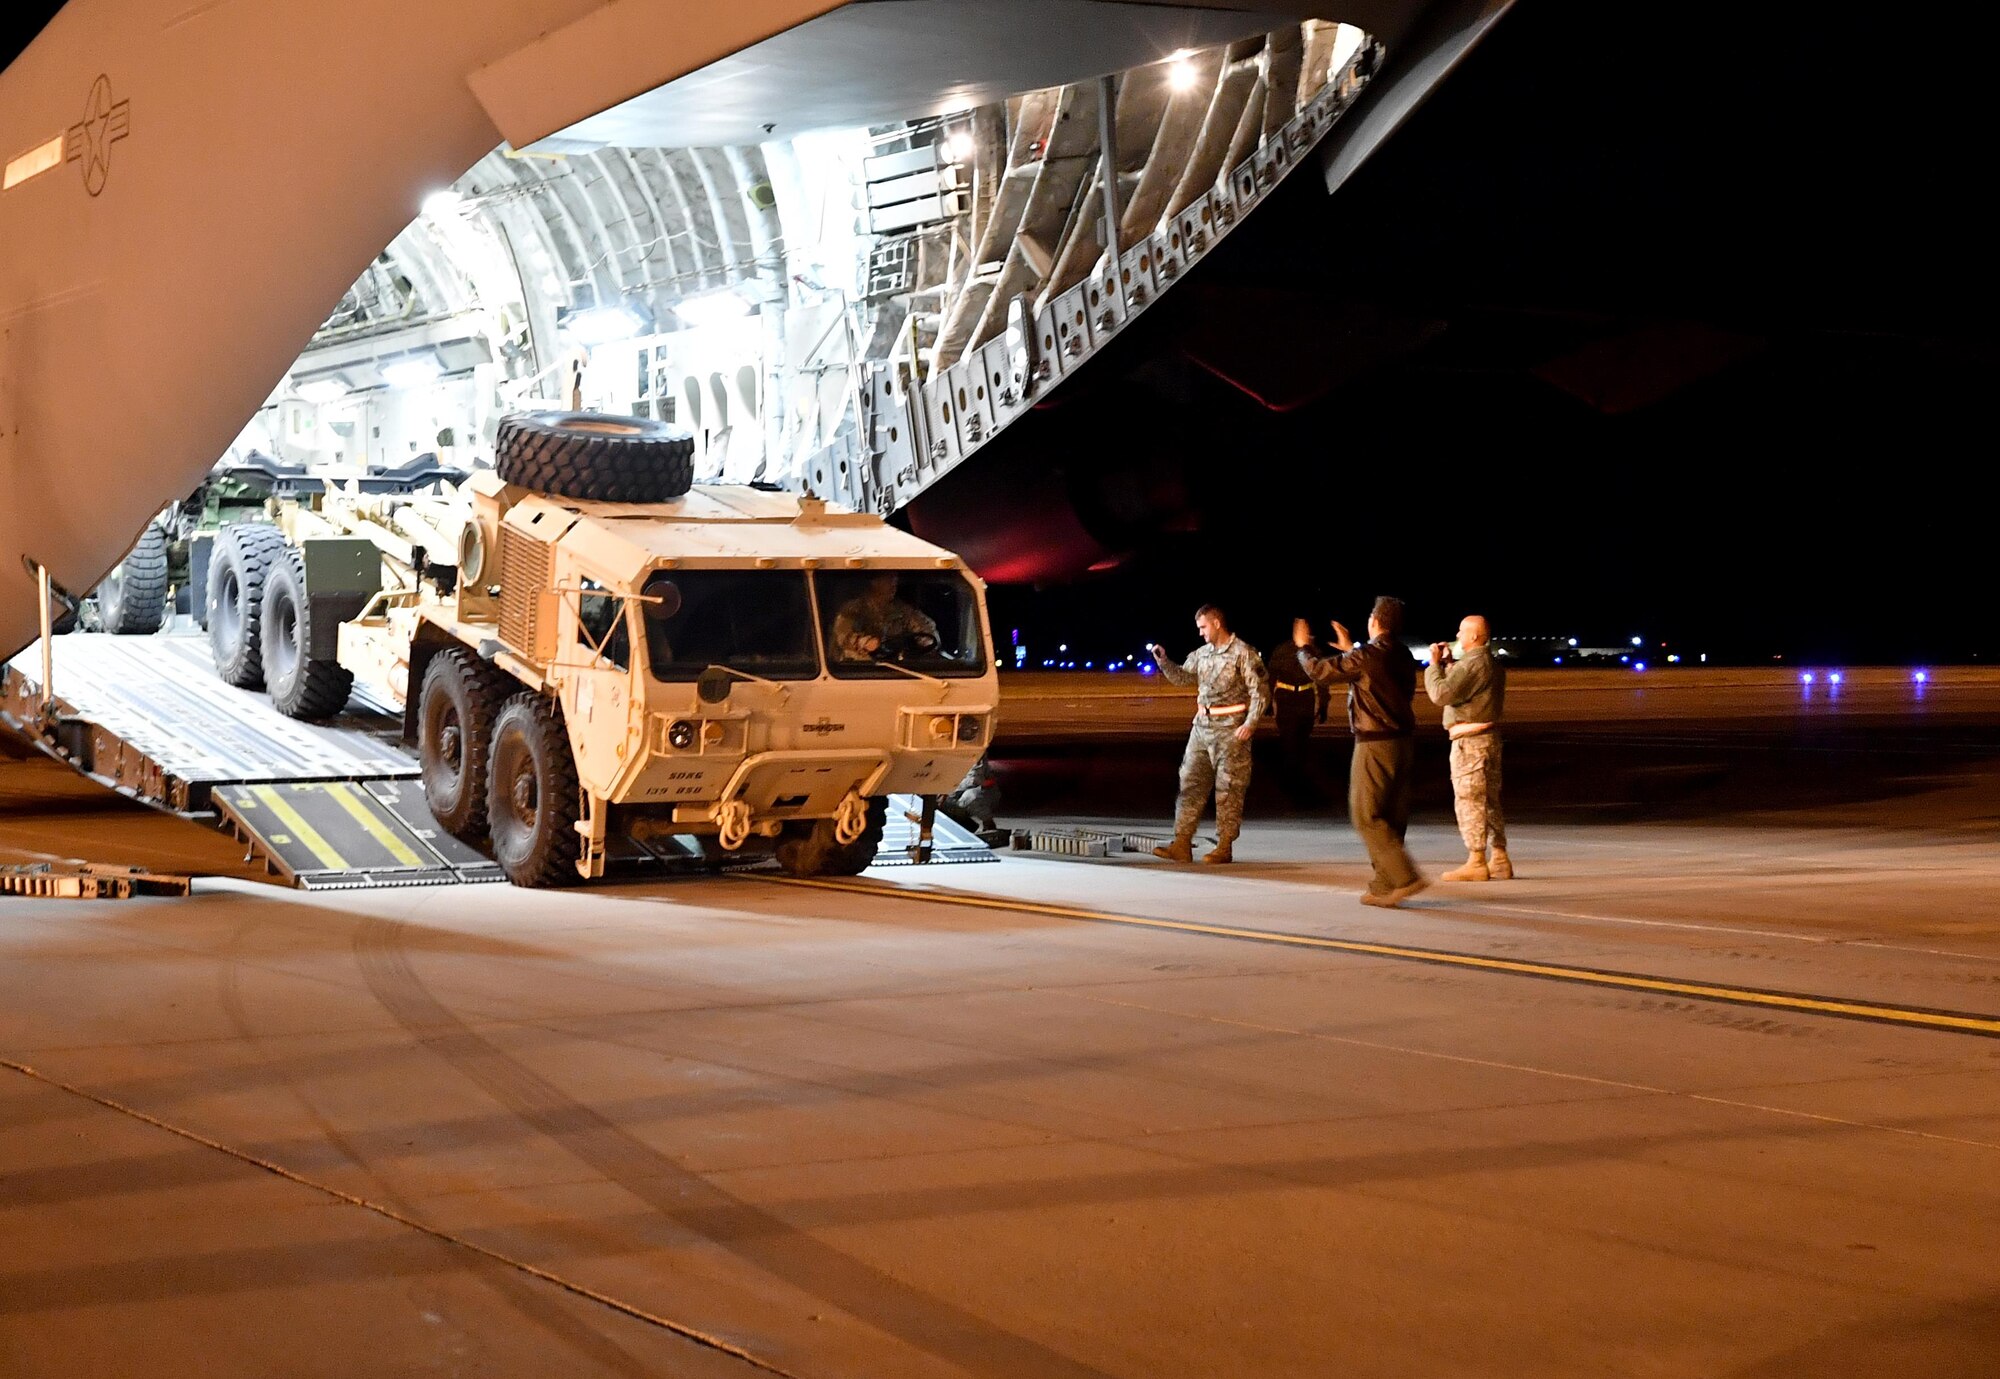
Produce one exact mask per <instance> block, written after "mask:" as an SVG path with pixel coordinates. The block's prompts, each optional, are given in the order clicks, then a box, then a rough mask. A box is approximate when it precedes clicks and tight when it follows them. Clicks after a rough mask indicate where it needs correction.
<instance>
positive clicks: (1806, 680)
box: [1799, 670, 1813, 685]
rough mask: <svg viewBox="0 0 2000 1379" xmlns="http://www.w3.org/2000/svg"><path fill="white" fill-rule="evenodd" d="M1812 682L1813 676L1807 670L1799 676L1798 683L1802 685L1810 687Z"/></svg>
mask: <svg viewBox="0 0 2000 1379" xmlns="http://www.w3.org/2000/svg"><path fill="white" fill-rule="evenodd" d="M1812 682H1813V674H1812V672H1811V671H1809V670H1808V671H1806V672H1805V673H1803V674H1802V675H1800V676H1799V683H1800V684H1802V685H1810V684H1811V683H1812Z"/></svg>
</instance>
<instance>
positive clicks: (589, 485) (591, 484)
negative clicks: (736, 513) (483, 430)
mask: <svg viewBox="0 0 2000 1379" xmlns="http://www.w3.org/2000/svg"><path fill="white" fill-rule="evenodd" d="M493 468H494V469H495V471H497V472H498V473H499V475H500V477H501V478H502V479H504V480H505V481H506V482H508V483H510V484H519V485H520V486H521V487H522V488H529V489H533V490H534V491H535V492H537V493H546V494H548V495H549V496H550V497H552V498H582V499H589V500H595V501H598V502H607V503H664V502H666V501H667V500H668V499H669V498H678V497H680V496H681V495H682V494H683V493H686V492H687V491H688V489H689V488H691V487H693V485H694V437H693V436H692V435H690V434H688V433H687V432H686V431H681V430H678V429H676V428H674V427H672V426H669V425H667V424H666V423H665V422H663V421H651V420H648V419H647V418H645V417H614V416H607V415H605V414H603V413H600V412H517V413H516V414H514V415H513V416H510V417H502V418H501V420H500V430H499V434H498V435H497V436H496V437H495V440H494V444H493Z"/></svg>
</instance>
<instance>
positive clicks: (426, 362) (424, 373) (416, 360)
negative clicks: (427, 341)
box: [382, 354, 444, 388]
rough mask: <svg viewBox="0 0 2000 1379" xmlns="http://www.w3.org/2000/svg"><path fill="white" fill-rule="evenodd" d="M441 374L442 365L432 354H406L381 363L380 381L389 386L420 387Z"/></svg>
mask: <svg viewBox="0 0 2000 1379" xmlns="http://www.w3.org/2000/svg"><path fill="white" fill-rule="evenodd" d="M443 376H444V365H443V364H441V363H439V362H438V358H437V356H436V355H434V354H406V355H404V356H403V357H402V358H401V359H389V360H384V361H383V364H382V381H383V382H384V383H387V384H388V385H389V386H390V387H391V388H421V387H423V385H424V384H426V383H435V382H437V380H438V379H440V378H442V377H443Z"/></svg>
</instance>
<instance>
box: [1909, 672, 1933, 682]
mask: <svg viewBox="0 0 2000 1379" xmlns="http://www.w3.org/2000/svg"><path fill="white" fill-rule="evenodd" d="M1910 678H1911V679H1912V680H1915V681H1916V682H1917V683H1918V684H1920V685H1921V684H1925V683H1927V682H1928V681H1929V680H1930V678H1931V677H1930V674H1929V672H1927V671H1921V670H1920V671H1918V672H1917V673H1916V674H1915V675H1912V676H1911V677H1910Z"/></svg>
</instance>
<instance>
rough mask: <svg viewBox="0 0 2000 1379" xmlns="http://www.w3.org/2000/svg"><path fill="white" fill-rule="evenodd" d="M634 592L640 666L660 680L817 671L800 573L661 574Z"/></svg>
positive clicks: (797, 676)
mask: <svg viewBox="0 0 2000 1379" xmlns="http://www.w3.org/2000/svg"><path fill="white" fill-rule="evenodd" d="M640 593H641V595H642V598H643V601H642V603H641V604H640V622H641V624H642V625H643V626H644V628H645V629H646V661H647V664H648V665H650V666H651V667H652V669H653V674H654V675H655V676H656V677H657V678H659V679H661V680H694V679H697V678H699V677H700V675H701V673H702V672H703V671H704V670H707V669H708V668H709V667H710V666H729V667H731V668H732V669H735V670H741V671H746V672H748V673H749V674H751V675H758V676H762V677H763V678H765V679H767V680H810V679H813V678H814V677H815V676H817V675H818V674H819V657H818V656H817V655H816V654H815V652H814V649H813V622H812V602H811V596H810V595H809V594H808V593H807V591H806V576H805V572H804V571H802V570H660V571H656V572H655V573H654V574H652V575H649V576H648V577H647V579H646V582H645V584H644V585H643V586H642V587H641V589H640Z"/></svg>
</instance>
